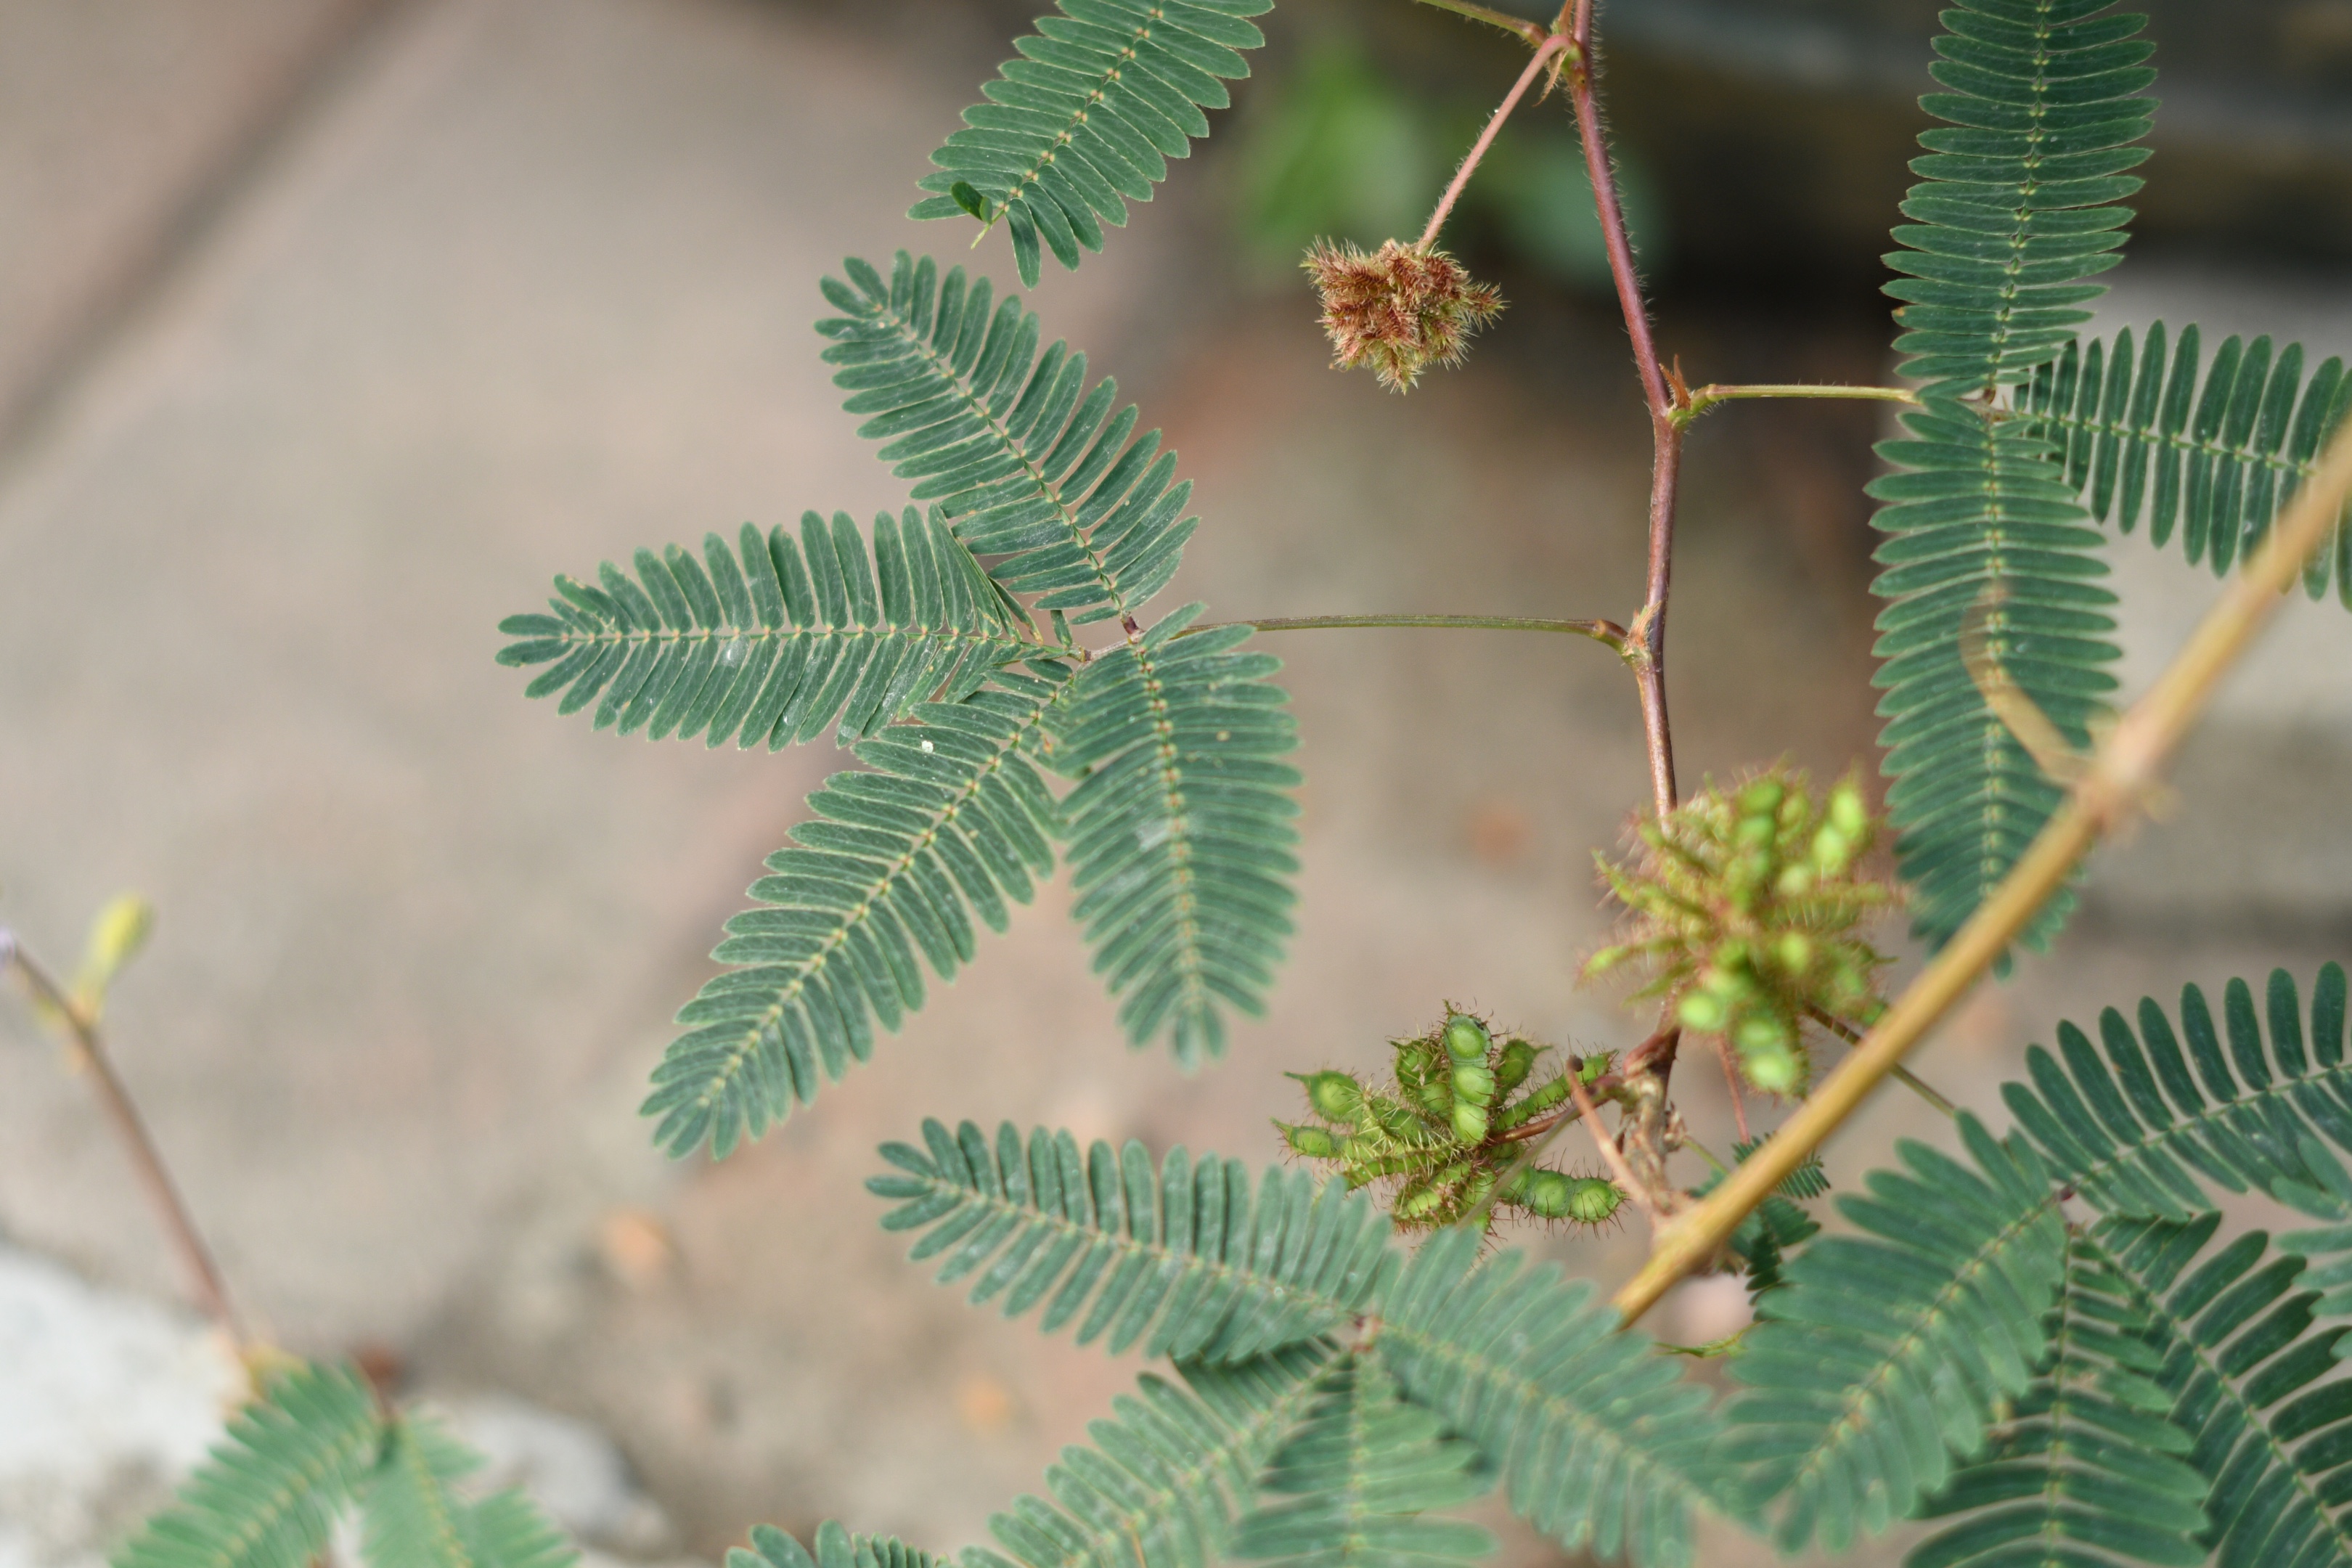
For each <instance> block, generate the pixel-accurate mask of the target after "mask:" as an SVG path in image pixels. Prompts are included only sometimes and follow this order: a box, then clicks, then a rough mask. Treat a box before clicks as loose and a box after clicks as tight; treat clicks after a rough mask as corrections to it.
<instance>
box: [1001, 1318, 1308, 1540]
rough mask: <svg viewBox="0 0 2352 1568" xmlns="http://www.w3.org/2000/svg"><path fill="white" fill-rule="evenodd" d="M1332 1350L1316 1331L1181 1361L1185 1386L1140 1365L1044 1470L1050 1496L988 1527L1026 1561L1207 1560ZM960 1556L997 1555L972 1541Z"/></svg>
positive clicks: (1027, 1501)
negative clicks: (1295, 1339)
mask: <svg viewBox="0 0 2352 1568" xmlns="http://www.w3.org/2000/svg"><path fill="white" fill-rule="evenodd" d="M1341 1353H1343V1352H1339V1350H1338V1348H1337V1347H1336V1346H1334V1345H1332V1344H1331V1343H1330V1342H1328V1341H1315V1342H1307V1343H1305V1344H1297V1345H1290V1346H1286V1347H1285V1348H1284V1349H1282V1350H1278V1351H1275V1352H1270V1353H1268V1354H1266V1355H1263V1356H1260V1357H1258V1358H1257V1359H1255V1360H1254V1361H1246V1362H1243V1363H1239V1364H1237V1365H1234V1366H1231V1367H1224V1368H1209V1367H1202V1366H1198V1365H1188V1366H1185V1367H1182V1368H1181V1369H1180V1370H1181V1372H1182V1373H1183V1377H1184V1382H1185V1384H1186V1385H1187V1386H1185V1387H1179V1386H1178V1385H1177V1384H1172V1383H1170V1382H1168V1381H1167V1380H1165V1379H1164V1378H1160V1377H1155V1376H1153V1375H1151V1374H1150V1373H1145V1374H1144V1375H1143V1376H1142V1377H1141V1378H1139V1379H1138V1380H1137V1386H1136V1391H1135V1393H1133V1394H1121V1395H1120V1396H1119V1397H1118V1399H1117V1400H1116V1401H1114V1402H1113V1404H1112V1405H1111V1413H1112V1414H1111V1418H1110V1419H1108V1420H1104V1421H1096V1422H1093V1423H1091V1424H1090V1425H1089V1426H1087V1436H1089V1437H1091V1438H1093V1439H1094V1447H1068V1448H1065V1449H1063V1450H1062V1458H1061V1461H1060V1463H1058V1464H1056V1465H1055V1466H1054V1467H1053V1468H1050V1469H1048V1470H1047V1471H1046V1472H1045V1487H1046V1489H1047V1490H1048V1491H1050V1492H1052V1493H1053V1494H1054V1500H1053V1501H1052V1502H1047V1501H1046V1500H1045V1499H1043V1498H1036V1497H1024V1498H1023V1499H1021V1500H1019V1501H1017V1502H1015V1503H1014V1504H1013V1507H1012V1509H1011V1510H1009V1511H1007V1512H1004V1513H1000V1514H998V1515H996V1516H995V1517H994V1518H993V1519H992V1520H990V1521H988V1528H989V1532H990V1533H991V1534H992V1535H994V1536H995V1537H996V1539H997V1542H998V1544H1000V1545H1001V1546H1003V1548H1004V1552H1006V1553H1010V1554H1011V1561H1012V1562H1013V1563H1022V1564H1024V1565H1025V1568H1210V1565H1211V1564H1213V1563H1216V1562H1217V1561H1218V1560H1219V1559H1220V1558H1221V1557H1222V1556H1223V1555H1224V1553H1225V1550H1226V1546H1227V1542H1229V1541H1230V1539H1231V1537H1232V1533H1233V1526H1234V1518H1235V1517H1236V1516H1237V1515H1238V1514H1240V1513H1242V1512H1244V1510H1247V1508H1248V1507H1249V1504H1250V1500H1251V1499H1252V1498H1253V1497H1254V1496H1255V1492H1256V1488H1257V1479H1258V1473H1259V1471H1260V1470H1261V1468H1263V1467H1264V1466H1265V1461H1266V1458H1267V1457H1268V1456H1269V1455H1271V1454H1272V1453H1273V1452H1274V1451H1275V1450H1276V1448H1277V1447H1280V1446H1281V1444H1282V1442H1283V1439H1284V1438H1285V1437H1286V1436H1288V1435H1289V1434H1290V1433H1291V1431H1292V1430H1293V1429H1294V1428H1295V1427H1296V1426H1297V1423H1298V1420H1299V1418H1300V1416H1301V1415H1304V1414H1305V1412H1306V1411H1307V1409H1308V1408H1309V1407H1310V1406H1311V1405H1312V1404H1313V1401H1314V1395H1315V1391H1316V1386H1317V1384H1316V1374H1317V1373H1319V1372H1320V1371H1322V1369H1323V1368H1324V1367H1325V1366H1326V1365H1328V1364H1329V1363H1330V1362H1331V1360H1332V1358H1333V1357H1334V1356H1335V1355H1339V1354H1341ZM1057 1505H1058V1506H1057ZM962 1561H963V1563H964V1568H1006V1564H1007V1558H1006V1556H1005V1555H1003V1554H1002V1553H999V1552H992V1551H990V1550H988V1549H987V1548H985V1547H978V1546H975V1547H970V1548H967V1549H966V1550H965V1552H964V1553H963V1559H962Z"/></svg>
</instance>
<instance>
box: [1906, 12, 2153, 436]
mask: <svg viewBox="0 0 2352 1568" xmlns="http://www.w3.org/2000/svg"><path fill="white" fill-rule="evenodd" d="M2107 9H2108V7H2107V4H2106V0H1962V3H1961V4H1959V5H1956V6H1954V7H1953V8H1952V9H1950V10H1948V11H1946V12H1944V13H1943V18H1942V19H1943V23H1944V26H1945V29H1946V30H1945V31H1944V32H1943V33H1941V34H1939V35H1938V36H1937V38H1936V40H1935V49H1936V53H1937V56H1938V57H1939V58H1937V61H1936V63H1935V64H1934V65H1933V66H1932V67H1930V68H1929V74H1930V75H1932V76H1934V77H1935V79H1937V81H1938V82H1940V83H1942V84H1943V85H1944V86H1945V87H1946V88H1948V89H1950V90H1949V91H1947V92H1937V93H1929V94H1928V95H1927V97H1925V98H1923V99H1921V100H1919V106H1920V107H1921V108H1922V109H1924V110H1927V112H1928V113H1929V114H1931V115H1933V116H1935V117H1936V118H1937V120H1940V121H1944V123H1943V124H1942V125H1940V126H1936V127H1933V128H1931V129H1929V130H1927V131H1924V132H1920V135H1919V145H1920V146H1922V147H1924V148H1926V149H1927V156H1926V157H1924V158H1919V159H1916V160H1914V161H1913V163H1912V165H1911V167H1912V169H1913V170H1914V171H1915V172H1916V173H1917V174H1919V175H1920V176H1922V183H1921V184H1916V185H1914V186H1912V187H1911V192H1910V195H1909V196H1908V197H1907V198H1906V200H1905V201H1904V203H1903V214H1904V216H1906V217H1908V218H1910V219H1911V220H1912V222H1911V223H1910V224H1908V225H1904V226H1898V227H1897V228H1896V229H1895V232H1894V237H1895V242H1896V243H1897V244H1899V245H1902V246H1904V247H1906V248H1905V249H1903V250H1899V251H1896V252H1895V253H1893V254H1892V255H1890V256H1888V257H1887V258H1886V264H1887V265H1888V266H1889V267H1891V268H1894V269H1895V271H1897V272H1900V273H1902V274H1903V275H1904V276H1903V277H1902V278H1901V279H1897V280H1896V281H1895V282H1893V283H1890V284H1888V285H1887V287H1886V291H1887V292H1888V293H1889V294H1891V295H1893V296H1894V297H1895V299H1897V300H1903V301H1905V304H1904V308H1903V309H1902V310H1901V311H1900V312H1899V313H1898V314H1897V316H1896V321H1897V322H1898V323H1899V324H1900V325H1901V326H1902V328H1903V329H1904V331H1903V335H1902V336H1901V337H1899V338H1897V339H1896V340H1895V349H1896V350H1897V352H1899V353H1902V354H1904V355H1905V356H1906V359H1905V363H1904V367H1903V368H1904V370H1905V372H1906V374H1910V375H1911V376H1913V377H1915V378H1916V379H1918V380H1920V381H1923V382H1929V383H1937V384H1947V385H1948V387H1949V390H1950V395H1952V396H1954V397H1961V396H1970V395H1973V396H1977V397H1989V396H1990V395H1991V394H1992V393H1993V392H1995V391H1997V390H1998V389H1999V388H2000V387H2002V386H2005V385H2009V384H2013V383H2015V382H2017V381H2018V380H2020V379H2021V378H2022V377H2023V376H2024V374H2026V373H2027V372H2029V371H2031V370H2032V369H2033V367H2035V366H2036V365H2039V364H2042V363H2046V362H2048V361H2050V360H2053V359H2055V358H2056V357H2057V356H2058V353H2059V351H2060V350H2062V349H2063V348H2064V347H2065V346H2066V344H2067V343H2069V342H2072V341H2073V339H2074V329H2075V328H2076V327H2078V326H2080V325H2081V324H2082V323H2083V322H2084V321H2089V320H2090V312H2089V311H2088V310H2084V309H2083V306H2084V303H2085V302H2086V301H2087V300H2093V299H2095V298H2097V296H2098V295H2099V294H2100V292H2101V291H2102V290H2101V289H2100V288H2099V287H2097V286H2095V285H2091V284H2088V283H2086V282H2085V281H2084V280H2085V279H2089V278H2091V277H2094V276H2095V275H2096V274H2098V273H2101V272H2105V271H2106V270H2107V269H2108V268H2111V267H2113V266H2114V265H2115V264H2116V261H2117V260H2119V259H2120V257H2119V256H2118V254H2117V252H2118V251H2119V250H2120V248H2121V247H2122V245H2123V241H2124V234H2123V230H2124V226H2125V225H2126V224H2127V223H2129V222H2130V221H2131V216H2132V215H2131V209H2130V208H2128V207H2125V206H2120V205H2116V204H2117V203H2120V202H2121V201H2123V200H2124V198H2126V196H2129V195H2132V194H2133V193H2134V192H2135V191H2137V190H2138V189H2139V187H2140V184H2141V182H2140V181H2139V179H2138V178H2137V176H2135V175H2132V174H2126V172H2125V171H2126V170H2128V169H2131V168H2134V167H2136V166H2137V165H2138V164H2139V163H2143V162H2145V161H2146V160H2147V149H2146V148H2142V147H2134V146H2132V145H2130V143H2132V142H2137V141H2138V140H2139V139H2140V138H2141V137H2143V136H2145V135H2147V130H2148V124H2149V121H2150V120H2151V118H2152V117H2153V115H2154V113H2155V107H2156V106H2155V102H2154V100H2150V99H2147V98H2144V97H2140V96H2137V95H2139V94H2141V93H2144V92H2145V91H2146V90H2147V88H2148V87H2149V86H2150V85H2151V84H2152V83H2153V82H2154V81H2155V80H2156V72H2155V70H2154V69H2153V68H2149V67H2148V66H2147V65H2146V64H2144V63H2143V62H2145V61H2146V60H2147V58H2148V56H2149V55H2151V54H2152V53H2154V52H2155V46H2154V45H2152V44H2149V43H2147V42H2145V41H2143V40H2141V39H2140V38H2139V37H2137V35H2138V33H2139V30H2140V29H2141V28H2142V27H2143V26H2147V17H2145V16H2134V15H2130V14H2127V13H2126V14H2118V15H2108V16H2102V15H2100V13H2102V12H2105V11H2106V10H2107Z"/></svg>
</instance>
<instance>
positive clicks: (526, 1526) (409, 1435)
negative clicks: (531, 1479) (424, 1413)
mask: <svg viewBox="0 0 2352 1568" xmlns="http://www.w3.org/2000/svg"><path fill="white" fill-rule="evenodd" d="M480 1467H481V1458H480V1456H479V1455H477V1454H475V1453H473V1452H472V1451H471V1450H469V1449H467V1447H464V1445H462V1444H460V1443H458V1442H457V1441H456V1440H455V1439H454V1438H452V1437H450V1436H449V1435H448V1434H447V1433H446V1432H444V1431H442V1430H441V1429H440V1428H439V1427H438V1426H436V1425H434V1424H433V1423H432V1422H430V1421H427V1420H422V1419H419V1418H417V1417H415V1416H406V1415H404V1416H397V1417H395V1418H394V1420H393V1421H392V1422H391V1423H390V1425H389V1426H388V1427H387V1429H386V1431H385V1433H384V1440H383V1455H382V1457H381V1458H379V1459H378V1460H377V1461H376V1464H375V1466H374V1468H373V1469H371V1470H370V1471H369V1472H368V1474H367V1475H366V1477H365V1478H364V1479H362V1482H361V1486H360V1497H361V1504H362V1518H363V1520H364V1522H365V1525H366V1532H365V1550H366V1553H367V1562H368V1568H566V1565H567V1564H569V1563H572V1561H574V1560H575V1559H576V1558H577V1556H578V1555H579V1554H578V1553H577V1552H573V1551H572V1549H571V1548H570V1547H569V1546H567V1545H566V1544H565V1543H564V1541H563V1538H562V1535H561V1534H559V1533H558V1532H557V1531H556V1529H555V1527H554V1526H553V1525H551V1524H550V1523H549V1522H548V1521H547V1520H546V1519H545V1518H544V1517H543V1516H542V1515H541V1513H540V1512H539V1510H537V1509H536V1508H535V1507H533V1506H532V1505H531V1503H530V1500H529V1499H527V1498H525V1497H524V1496H523V1495H522V1494H521V1493H520V1492H519V1491H513V1490H507V1491H501V1492H498V1493H496V1494H494V1495H492V1496H490V1497H488V1498H484V1499H482V1500H478V1501H477V1500H470V1499H467V1498H465V1497H463V1496H461V1495H459V1493H458V1492H457V1482H458V1481H459V1480H460V1479H463V1478H464V1477H465V1476H467V1474H469V1473H471V1472H472V1471H474V1470H476V1469H478V1468H480Z"/></svg>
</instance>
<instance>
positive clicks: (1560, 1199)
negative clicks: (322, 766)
mask: <svg viewBox="0 0 2352 1568" xmlns="http://www.w3.org/2000/svg"><path fill="white" fill-rule="evenodd" d="M1568 1194H1569V1180H1568V1178H1567V1177H1566V1176H1563V1175H1561V1174H1560V1173H1559V1172H1558V1171H1522V1172H1520V1173H1518V1174H1517V1175H1516V1176H1514V1177H1512V1178H1511V1182H1510V1184H1509V1185H1508V1186H1507V1187H1506V1188H1504V1190H1503V1197H1504V1200H1505V1201H1506V1202H1507V1203H1514V1204H1517V1205H1519V1206H1520V1207H1521V1208H1523V1209H1526V1210H1527V1211H1528V1213H1529V1214H1534V1215H1541V1216H1542V1217H1543V1218H1545V1219H1560V1218H1563V1217H1565V1216H1566V1215H1567V1214H1568Z"/></svg>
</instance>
